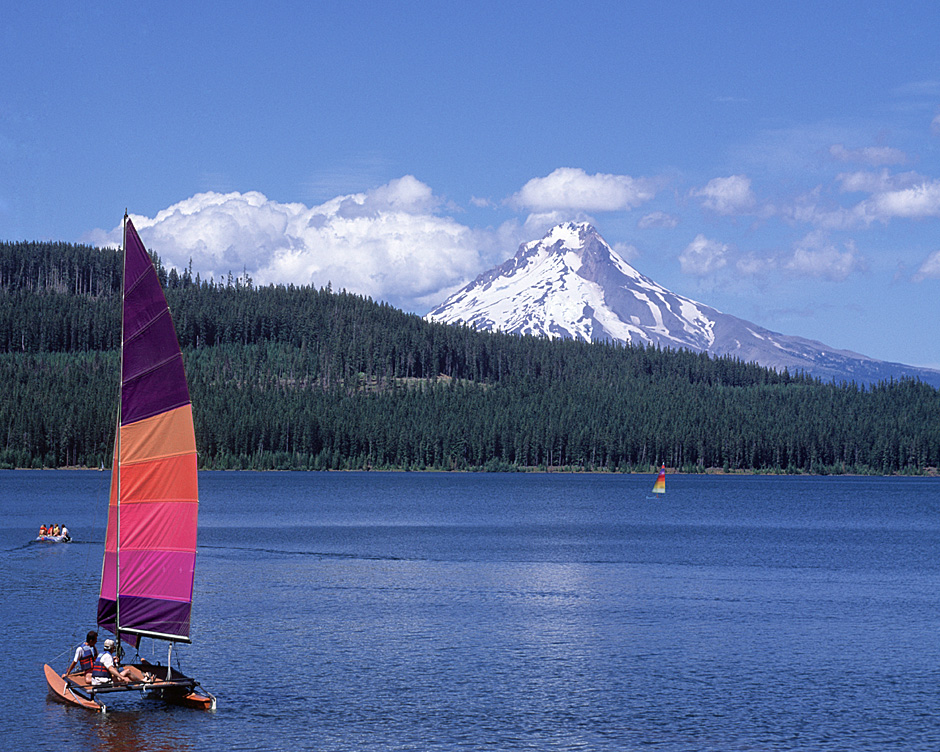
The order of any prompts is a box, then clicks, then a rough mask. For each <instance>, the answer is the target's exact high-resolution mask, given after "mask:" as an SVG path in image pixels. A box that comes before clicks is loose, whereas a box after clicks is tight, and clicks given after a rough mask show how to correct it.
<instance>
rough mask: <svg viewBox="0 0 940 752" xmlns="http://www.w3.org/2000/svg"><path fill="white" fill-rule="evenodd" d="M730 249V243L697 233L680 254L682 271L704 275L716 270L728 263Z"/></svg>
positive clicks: (698, 275) (699, 275)
mask: <svg viewBox="0 0 940 752" xmlns="http://www.w3.org/2000/svg"><path fill="white" fill-rule="evenodd" d="M728 251H729V246H728V245H726V244H724V243H720V242H718V241H716V240H709V239H708V238H706V237H705V236H704V235H696V236H695V239H694V240H693V241H692V242H691V243H689V245H687V246H686V248H685V250H684V251H682V253H681V254H680V255H679V265H680V268H681V269H682V273H683V274H692V275H694V276H697V277H704V276H706V275H708V274H711V273H713V272H716V271H718V270H719V269H721V268H722V267H723V266H725V265H726V264H727V263H728Z"/></svg>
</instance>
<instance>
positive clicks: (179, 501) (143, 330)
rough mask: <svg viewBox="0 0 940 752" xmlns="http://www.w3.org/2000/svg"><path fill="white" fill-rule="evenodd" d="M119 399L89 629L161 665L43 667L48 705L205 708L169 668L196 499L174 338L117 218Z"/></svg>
mask: <svg viewBox="0 0 940 752" xmlns="http://www.w3.org/2000/svg"><path fill="white" fill-rule="evenodd" d="M121 330H122V347H121V391H120V400H119V412H118V425H117V431H116V435H115V442H114V463H113V465H112V471H111V492H110V500H109V504H108V527H107V533H106V537H105V546H104V562H103V565H102V571H101V591H100V596H99V599H98V626H99V628H101V629H104V630H107V631H109V632H111V633H113V634H114V635H115V636H116V637H117V645H118V647H117V656H116V657H118V658H120V655H121V654H122V653H123V645H128V646H130V647H133V648H135V650H136V649H138V648H139V644H140V641H141V639H143V638H150V639H153V640H158V641H164V642H166V643H168V646H169V647H168V651H167V663H166V665H165V666H164V665H162V664H160V663H150V662H148V661H146V660H141V659H139V655H138V657H137V660H136V661H134V662H132V663H130V664H124V665H125V666H130V671H129V677H130V678H131V681H130V683H129V684H113V683H107V684H103V685H99V686H96V685H94V684H93V683H92V681H91V675H90V672H89V673H87V674H86V673H78V674H75V673H73V674H68V675H60V674H58V673H57V672H56V671H55V670H54V669H53V668H52V667H50V666H49V665H48V664H47V665H46V666H45V674H46V680H47V682H48V684H49V689H50V693H51V694H52V696H53V697H54V698H55V699H58V700H60V701H62V702H65V703H67V704H71V705H78V706H80V707H85V708H89V709H92V710H98V711H102V712H103V711H104V710H105V709H106V705H105V703H104V702H103V699H104V698H105V697H109V696H110V695H111V694H112V693H125V692H128V691H140V692H144V693H145V694H148V695H150V696H154V697H157V698H159V699H163V700H165V701H167V702H172V703H176V704H181V705H187V706H190V707H195V708H203V709H213V708H215V705H216V701H215V697H213V696H212V695H211V694H209V693H208V692H206V691H205V690H203V689H202V688H201V687H200V685H199V682H197V681H196V680H195V679H192V678H190V677H188V676H185V675H184V674H182V673H181V672H180V671H178V670H176V669H174V668H172V665H171V660H172V653H173V646H174V645H175V644H177V643H187V644H188V643H190V642H191V640H190V638H189V622H190V612H191V609H192V600H193V578H194V573H195V563H196V523H197V519H198V509H199V494H198V481H197V464H196V439H195V433H194V430H193V414H192V404H191V403H190V399H189V388H188V386H187V384H186V375H185V373H184V372H183V358H182V354H181V352H180V347H179V341H178V340H177V337H176V329H175V328H174V326H173V321H172V319H171V317H170V310H169V307H168V306H167V303H166V298H165V296H164V294H163V290H162V289H161V287H160V280H159V278H158V276H157V272H156V269H155V268H154V265H153V262H152V261H151V260H150V256H149V255H148V254H147V250H146V248H144V245H143V243H142V242H141V240H140V237H139V236H138V235H137V231H136V230H135V229H134V225H133V224H132V222H131V220H130V218H129V217H128V216H127V215H125V217H124V290H123V308H122V319H121Z"/></svg>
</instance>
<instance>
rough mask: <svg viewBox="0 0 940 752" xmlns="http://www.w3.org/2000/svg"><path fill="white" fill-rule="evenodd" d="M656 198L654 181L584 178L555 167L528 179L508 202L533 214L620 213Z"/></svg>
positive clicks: (578, 172) (571, 169) (572, 170)
mask: <svg viewBox="0 0 940 752" xmlns="http://www.w3.org/2000/svg"><path fill="white" fill-rule="evenodd" d="M655 195H656V186H655V183H654V181H652V180H649V179H646V178H632V177H630V176H629V175H608V174H603V173H597V174H596V175H588V174H587V173H586V172H585V171H584V170H582V169H580V168H576V167H559V168H558V169H557V170H555V171H554V172H552V173H551V174H549V175H547V176H545V177H542V178H532V179H531V180H530V181H529V182H527V183H526V184H525V185H524V186H522V189H521V190H520V191H519V192H518V193H516V194H515V195H514V196H512V198H511V199H510V201H509V202H510V203H511V204H512V205H514V206H518V207H522V208H524V209H530V210H532V211H536V212H551V211H556V210H569V211H587V212H590V211H620V210H625V209H632V208H634V207H636V206H639V205H640V204H643V203H645V202H647V201H649V200H650V199H652V198H653V197H654V196H655Z"/></svg>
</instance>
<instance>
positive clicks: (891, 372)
mask: <svg viewBox="0 0 940 752" xmlns="http://www.w3.org/2000/svg"><path fill="white" fill-rule="evenodd" d="M425 318H427V319H428V320H431V321H439V322H441V323H457V322H462V323H465V324H469V325H470V326H472V327H474V328H476V329H483V330H490V331H495V330H498V331H502V332H506V333H509V334H531V335H536V336H544V337H549V338H555V337H559V338H570V339H582V340H587V341H589V342H590V341H594V340H606V341H616V342H623V343H627V344H634V345H644V346H650V345H655V346H659V347H667V348H672V349H678V348H683V349H688V350H693V351H696V352H707V353H709V354H710V355H714V356H726V355H728V356H733V357H736V358H739V359H741V360H743V361H745V362H756V363H759V364H760V365H763V366H766V367H768V368H775V369H778V370H782V369H784V368H787V369H789V370H791V371H803V372H805V373H808V374H810V375H812V376H816V377H818V378H821V379H823V380H826V381H829V380H836V381H855V382H857V383H860V384H868V383H874V382H877V381H882V380H885V379H888V378H891V377H894V378H899V377H902V376H914V377H918V378H920V379H921V380H923V381H925V382H927V383H929V384H932V385H934V386H940V372H938V371H932V370H929V369H918V368H914V367H911V366H904V365H901V364H897V363H883V362H881V361H876V360H873V359H871V358H867V357H865V356H864V355H859V354H857V353H852V352H848V351H845V350H835V349H833V348H831V347H827V346H826V345H823V344H822V343H820V342H815V341H812V340H807V339H803V338H801V337H792V336H787V335H783V334H777V333H776V332H771V331H769V330H767V329H764V328H762V327H760V326H758V325H756V324H752V323H750V322H747V321H744V320H742V319H739V318H736V317H734V316H730V315H728V314H724V313H722V312H720V311H718V310H716V309H714V308H711V307H709V306H707V305H703V304H701V303H697V302H696V301H694V300H691V299H690V298H686V297H683V296H682V295H678V294H676V293H674V292H671V291H670V290H667V289H666V288H665V287H663V286H662V285H659V284H657V283H656V282H654V281H653V280H651V279H649V278H648V277H645V276H644V275H642V274H640V273H639V272H638V271H637V270H636V269H634V268H633V267H632V266H630V264H628V263H627V262H626V261H625V260H624V259H622V258H621V257H620V255H619V254H617V253H616V251H614V250H613V249H612V248H611V247H610V245H608V244H607V242H606V241H605V240H604V239H603V238H602V237H601V236H600V235H599V234H598V232H597V230H596V229H595V228H594V227H593V226H592V225H591V224H589V223H587V222H565V223H562V224H559V225H555V226H554V227H552V228H551V229H550V230H549V231H548V232H547V233H546V234H545V235H544V237H542V239H541V240H533V241H530V242H528V243H523V244H522V245H520V246H519V250H518V252H517V253H516V254H515V256H513V257H512V258H511V259H509V260H507V261H505V262H504V263H502V264H500V265H499V266H497V267H495V268H493V269H490V270H489V271H487V272H484V273H483V274H481V275H480V276H479V277H477V278H476V279H475V280H474V281H473V282H471V283H470V284H468V285H467V286H466V287H464V288H463V289H461V290H459V291H457V292H456V293H454V294H453V295H451V296H450V297H449V298H448V299H447V300H445V301H444V302H443V303H442V304H441V305H439V306H438V307H437V308H435V309H434V310H432V311H431V312H430V313H428V314H427V316H426V317H425Z"/></svg>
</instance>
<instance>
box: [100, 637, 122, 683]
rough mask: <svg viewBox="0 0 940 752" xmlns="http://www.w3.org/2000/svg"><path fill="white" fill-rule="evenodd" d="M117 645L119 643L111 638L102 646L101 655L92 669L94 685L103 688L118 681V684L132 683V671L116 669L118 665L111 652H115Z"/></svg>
mask: <svg viewBox="0 0 940 752" xmlns="http://www.w3.org/2000/svg"><path fill="white" fill-rule="evenodd" d="M116 645H117V643H116V642H115V641H114V640H112V639H111V638H110V637H109V638H108V639H107V640H105V641H104V645H102V646H101V647H102V652H101V655H99V656H98V658H97V659H96V660H95V663H94V665H93V666H92V668H91V683H92V684H93V685H95V686H101V685H102V684H110V683H111V682H112V681H116V682H117V683H118V684H129V683H130V681H131V679H130V677H129V676H128V674H129V673H130V669H129V668H125V669H122V670H120V671H118V670H117V668H116V667H115V666H116V664H115V662H114V656H112V655H111V651H112V650H114V648H115V647H116Z"/></svg>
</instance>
